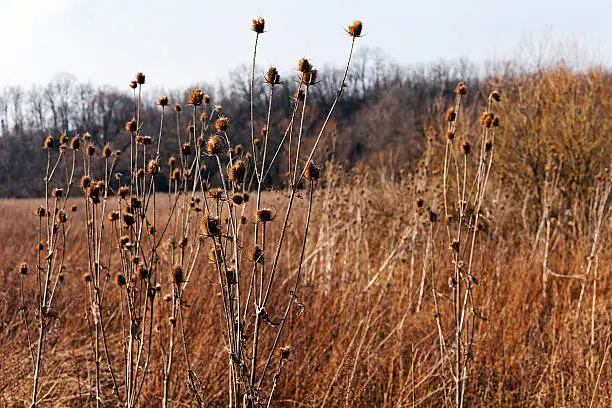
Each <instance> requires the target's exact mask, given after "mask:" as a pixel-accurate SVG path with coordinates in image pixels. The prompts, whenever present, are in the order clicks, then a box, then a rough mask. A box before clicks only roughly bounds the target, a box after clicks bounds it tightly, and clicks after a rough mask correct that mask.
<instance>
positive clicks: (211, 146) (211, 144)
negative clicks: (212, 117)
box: [206, 119, 224, 155]
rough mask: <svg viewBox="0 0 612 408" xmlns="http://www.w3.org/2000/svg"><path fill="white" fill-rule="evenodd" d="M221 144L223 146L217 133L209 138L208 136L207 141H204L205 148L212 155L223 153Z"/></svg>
mask: <svg viewBox="0 0 612 408" xmlns="http://www.w3.org/2000/svg"><path fill="white" fill-rule="evenodd" d="M219 120H221V119H219ZM219 120H217V122H219ZM217 128H218V127H217ZM223 146H224V143H223V139H222V138H221V137H220V136H217V135H215V136H211V137H210V138H208V141H207V142H206V148H207V149H208V153H210V154H212V155H217V154H221V153H223V150H224V149H223Z"/></svg>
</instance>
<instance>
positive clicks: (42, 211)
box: [34, 207, 47, 217]
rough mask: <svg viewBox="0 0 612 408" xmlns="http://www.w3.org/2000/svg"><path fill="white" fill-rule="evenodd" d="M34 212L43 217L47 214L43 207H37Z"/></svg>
mask: <svg viewBox="0 0 612 408" xmlns="http://www.w3.org/2000/svg"><path fill="white" fill-rule="evenodd" d="M34 214H36V215H37V216H39V217H44V216H46V215H47V210H45V209H44V208H43V207H38V208H37V209H36V211H34Z"/></svg>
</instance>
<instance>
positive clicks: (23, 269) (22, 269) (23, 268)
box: [19, 262, 28, 275]
mask: <svg viewBox="0 0 612 408" xmlns="http://www.w3.org/2000/svg"><path fill="white" fill-rule="evenodd" d="M19 274H21V275H27V274H28V264H27V263H25V262H24V263H22V264H21V265H19Z"/></svg>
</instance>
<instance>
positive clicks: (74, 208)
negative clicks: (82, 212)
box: [70, 204, 77, 212]
mask: <svg viewBox="0 0 612 408" xmlns="http://www.w3.org/2000/svg"><path fill="white" fill-rule="evenodd" d="M70 211H71V212H76V211H77V206H76V204H73V205H72V207H70Z"/></svg>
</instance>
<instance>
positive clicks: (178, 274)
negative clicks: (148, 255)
mask: <svg viewBox="0 0 612 408" xmlns="http://www.w3.org/2000/svg"><path fill="white" fill-rule="evenodd" d="M169 278H170V282H172V283H176V284H177V285H178V284H181V283H183V282H184V280H183V267H182V266H181V265H179V264H175V265H173V266H172V268H171V269H170V276H169Z"/></svg>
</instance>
